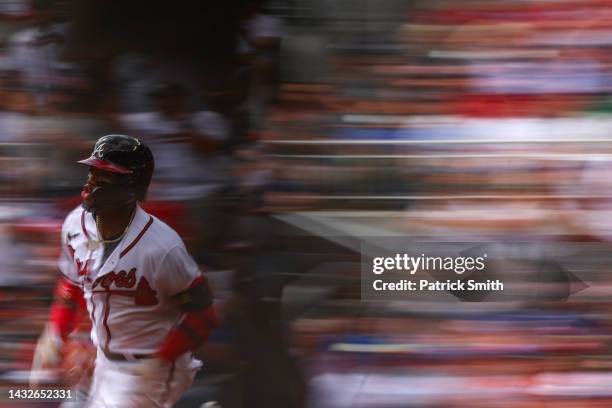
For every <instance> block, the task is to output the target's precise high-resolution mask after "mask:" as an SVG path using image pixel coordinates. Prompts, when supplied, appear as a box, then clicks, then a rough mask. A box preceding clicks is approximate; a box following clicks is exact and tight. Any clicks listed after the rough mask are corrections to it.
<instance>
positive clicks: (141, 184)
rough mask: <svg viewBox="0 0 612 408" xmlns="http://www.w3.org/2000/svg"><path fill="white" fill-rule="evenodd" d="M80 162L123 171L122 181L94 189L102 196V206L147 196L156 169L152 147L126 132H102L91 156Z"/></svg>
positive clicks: (109, 170) (111, 170)
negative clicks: (114, 133)
mask: <svg viewBox="0 0 612 408" xmlns="http://www.w3.org/2000/svg"><path fill="white" fill-rule="evenodd" d="M78 163H81V164H86V165H88V166H91V167H95V168H98V169H100V170H104V171H108V172H111V173H116V174H120V175H121V177H120V178H119V182H118V183H116V184H113V185H109V186H102V187H100V188H98V189H96V191H94V192H93V193H94V194H97V195H98V196H99V197H100V198H99V199H97V201H98V202H99V204H100V206H116V205H121V204H127V203H129V202H133V201H135V200H138V201H142V200H144V199H145V198H146V195H147V190H148V188H149V184H150V183H151V177H152V176H153V170H154V169H155V161H154V159H153V153H151V149H149V147H148V146H147V145H145V144H144V143H142V142H141V141H140V140H138V139H136V138H134V137H131V136H126V135H106V136H102V137H101V138H100V139H98V141H97V142H96V144H95V145H94V149H93V152H92V153H91V156H89V157H88V158H87V159H84V160H79V161H78ZM98 190H99V191H98Z"/></svg>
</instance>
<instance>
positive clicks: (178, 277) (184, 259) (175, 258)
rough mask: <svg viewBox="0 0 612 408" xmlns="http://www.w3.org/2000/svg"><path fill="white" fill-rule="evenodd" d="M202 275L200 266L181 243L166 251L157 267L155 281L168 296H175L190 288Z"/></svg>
mask: <svg viewBox="0 0 612 408" xmlns="http://www.w3.org/2000/svg"><path fill="white" fill-rule="evenodd" d="M200 276H202V272H201V271H200V268H199V267H198V265H197V264H196V262H195V261H194V260H193V258H192V257H191V255H189V253H188V252H187V249H186V248H185V245H184V244H179V245H177V246H175V247H174V248H172V249H171V250H170V251H168V252H167V253H166V255H165V256H164V257H163V259H162V260H161V262H160V263H159V265H158V267H157V272H156V274H155V283H156V287H157V288H158V290H160V291H161V292H162V293H163V294H164V295H166V296H174V295H176V294H178V293H181V292H184V291H186V290H187V289H189V287H190V285H191V283H192V282H193V281H194V280H196V279H197V278H199V277H200Z"/></svg>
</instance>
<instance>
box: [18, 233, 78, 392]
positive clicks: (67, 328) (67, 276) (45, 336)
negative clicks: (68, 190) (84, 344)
mask: <svg viewBox="0 0 612 408" xmlns="http://www.w3.org/2000/svg"><path fill="white" fill-rule="evenodd" d="M66 235H67V234H66V231H65V229H64V228H63V229H62V238H63V239H62V249H63V250H62V253H61V254H60V257H59V259H58V264H57V265H58V268H59V270H60V272H61V273H60V278H59V279H58V281H57V283H56V286H55V290H54V299H53V303H52V306H51V312H50V316H49V322H48V323H47V324H46V326H45V328H44V330H43V332H42V334H41V335H40V337H39V338H38V342H37V344H36V348H35V350H34V358H33V360H32V376H31V378H30V383H31V385H37V384H38V376H37V372H38V371H39V370H41V369H48V368H57V367H58V366H59V365H60V363H61V359H62V353H63V349H64V342H65V340H66V338H67V336H68V335H69V334H70V332H72V331H73V330H74V329H75V327H76V324H77V322H78V319H77V317H78V312H79V310H80V309H81V307H82V306H83V305H84V299H83V292H82V290H81V288H80V287H79V286H78V285H77V284H76V283H74V282H73V281H71V277H72V278H76V276H77V273H76V269H75V267H74V259H73V257H72V251H71V249H70V247H69V246H68V243H67V242H66Z"/></svg>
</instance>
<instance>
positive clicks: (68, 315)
mask: <svg viewBox="0 0 612 408" xmlns="http://www.w3.org/2000/svg"><path fill="white" fill-rule="evenodd" d="M84 302H85V301H84V298H83V290H82V289H81V288H80V287H79V286H77V285H75V284H74V283H72V282H70V281H69V280H68V279H67V278H65V277H64V276H62V277H60V279H59V280H58V282H57V284H56V285H55V291H54V298H53V304H52V305H51V313H50V315H49V329H50V330H51V332H52V334H53V335H55V336H57V337H59V338H60V339H61V340H62V341H65V340H66V338H67V337H68V335H69V334H70V333H72V332H73V331H74V329H75V328H76V326H77V323H78V316H79V311H80V310H82V309H84V307H85V305H84Z"/></svg>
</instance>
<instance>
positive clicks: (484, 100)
mask: <svg viewBox="0 0 612 408" xmlns="http://www.w3.org/2000/svg"><path fill="white" fill-rule="evenodd" d="M75 3H78V2H71V1H51V0H49V1H44V0H38V1H28V0H13V1H0V198H1V199H0V248H1V250H2V255H3V256H2V258H1V259H0V388H5V387H11V386H15V384H24V381H25V380H26V379H27V372H28V369H29V364H30V359H31V353H32V349H33V346H34V341H35V339H36V337H37V336H38V334H39V332H40V330H41V327H42V325H43V323H44V322H45V321H46V319H47V313H48V307H49V304H50V301H51V288H52V286H53V284H54V282H55V279H56V277H57V275H56V270H55V260H56V257H57V255H58V253H59V231H60V227H61V223H62V221H63V217H64V216H65V215H66V214H67V213H68V212H69V210H71V209H72V208H73V207H75V206H76V205H78V204H79V202H80V197H79V193H80V189H81V186H82V184H83V183H84V182H85V178H86V172H87V170H86V169H84V168H82V166H79V165H78V164H76V160H77V159H80V158H83V157H86V156H87V154H88V153H89V151H90V149H91V146H92V144H93V142H94V141H95V140H96V139H97V138H98V137H100V136H101V135H104V134H109V133H126V134H129V135H132V136H136V137H139V138H141V139H142V140H143V141H144V142H145V143H147V144H149V145H150V146H151V148H152V150H153V153H154V155H155V159H156V171H155V174H154V178H153V184H152V186H151V190H150V193H149V197H148V200H147V202H146V203H145V204H144V207H145V209H146V210H148V211H150V212H151V213H153V214H155V215H156V216H158V217H160V218H161V219H163V220H164V221H166V222H167V223H169V224H170V225H171V226H172V227H174V228H175V229H176V230H177V231H178V232H179V233H180V235H181V236H182V237H183V239H184V240H185V241H186V243H187V245H188V247H189V249H190V252H191V253H192V254H193V255H194V257H195V259H196V260H197V261H198V263H199V264H201V265H202V268H203V269H204V270H205V271H206V275H207V277H208V278H209V281H210V282H211V285H212V286H213V290H214V292H215V297H216V299H217V302H218V304H219V308H220V309H221V310H222V311H223V312H222V315H223V316H224V318H225V319H224V320H225V324H224V326H223V327H222V328H221V329H220V330H218V331H217V332H215V333H213V335H212V337H211V339H210V341H209V343H208V344H207V345H205V346H204V347H203V348H202V349H201V350H199V353H200V356H201V357H202V358H203V359H204V360H205V361H206V362H207V365H206V366H205V367H207V369H205V370H204V371H203V372H202V373H201V374H200V376H199V377H198V380H197V381H196V384H195V386H194V388H193V390H192V391H191V392H190V393H189V394H188V395H186V397H185V401H184V402H183V405H181V406H183V407H191V406H193V407H196V406H197V407H199V406H200V404H201V403H203V402H206V401H218V402H219V404H221V406H223V407H230V408H232V407H242V406H245V407H246V406H249V407H250V406H255V407H259V406H261V407H279V408H288V407H310V408H341V407H349V406H350V407H364V408H366V407H408V406H410V407H412V406H414V407H442V406H443V407H457V408H459V407H470V408H477V407H483V408H498V407H499V408H502V407H512V408H521V407H525V408H528V407H529V408H531V407H547V406H555V407H573V408H578V407H598V406H601V407H606V406H610V405H611V404H612V392H611V391H610V389H609V387H608V386H607V384H608V382H609V380H610V376H611V375H612V371H610V369H611V367H612V353H611V350H610V335H611V334H612V329H611V327H612V326H611V325H610V322H611V319H612V313H611V310H612V309H611V306H612V303H611V302H610V295H612V289H611V288H612V286H611V284H612V279H610V277H609V270H608V265H609V264H610V262H609V261H610V260H611V259H610V254H612V224H611V222H610V220H611V219H612V217H611V215H612V182H611V181H609V180H612V164H611V159H612V137H611V134H612V115H611V114H612V99H611V95H612V59H611V58H610V56H609V51H610V47H611V46H612V1H609V0H563V1H559V0H540V1H527V0H498V1H495V2H492V1H484V0H461V1H458V0H450V1H447V0H427V1H425V0H413V1H408V0H405V1H404V0H350V1H325V0H318V1H315V0H300V1H261V0H254V1H243V2H237V3H236V4H238V3H240V5H241V7H240V8H239V10H237V12H236V19H235V21H234V24H235V27H234V30H233V31H231V32H232V33H233V36H232V38H231V39H230V40H229V41H227V42H228V43H229V44H231V47H232V51H231V52H230V53H228V54H229V55H230V56H229V57H225V58H210V57H209V56H207V54H206V51H202V54H201V55H195V56H194V55H193V54H190V55H184V54H181V53H176V54H172V53H167V52H164V53H160V52H156V47H155V44H153V45H150V44H149V46H148V47H128V46H125V47H116V48H115V49H113V51H112V52H111V51H108V49H109V46H108V42H109V41H102V40H100V44H99V47H98V44H97V43H96V42H95V41H94V42H92V41H91V39H90V40H89V42H88V43H85V45H83V42H82V41H83V38H85V37H87V35H85V34H83V35H81V33H82V31H79V30H82V26H83V25H84V24H85V25H86V23H87V21H86V22H85V23H84V22H83V18H82V15H81V14H79V13H76V14H75V11H74V9H75ZM167 7H169V8H170V7H171V6H167ZM75 15H76V16H77V17H75ZM79 16H81V18H80V19H79ZM209 20H211V19H210V18H209ZM189 21H190V22H192V20H189ZM177 24H180V22H177ZM133 30H134V32H136V31H138V30H139V28H138V24H135V25H134V29H133ZM154 38H156V39H157V38H158V36H157V35H156V36H154ZM224 40H227V39H224ZM114 41H115V42H117V43H120V42H121V40H120V39H118V40H114ZM194 41H195V42H196V45H197V39H195V40H194ZM207 41H208V42H210V41H211V40H210V39H208V40H207ZM219 41H221V39H219ZM110 43H111V44H112V43H113V41H110ZM161 46H162V44H160V47H161ZM110 48H111V49H112V47H110ZM196 48H197V47H196ZM100 50H102V51H104V52H102V51H100ZM98 51H99V52H98ZM398 234H399V235H402V236H406V237H411V238H412V239H414V240H415V241H418V240H422V239H426V240H434V241H435V240H440V241H450V240H458V241H469V242H502V243H509V242H528V243H530V244H529V245H531V246H532V247H533V248H544V247H545V249H542V250H541V251H540V252H538V254H540V255H538V254H536V255H535V256H534V255H533V254H530V255H529V256H525V257H524V259H521V260H520V262H519V263H515V264H513V265H512V268H508V269H509V270H512V271H516V272H517V273H518V275H519V276H521V277H523V276H532V275H537V276H541V275H542V269H541V265H542V262H544V261H546V262H548V261H549V259H548V257H549V255H546V256H545V255H544V254H545V253H546V254H549V253H553V254H554V256H555V257H556V258H555V259H556V260H557V261H558V262H560V263H562V267H561V269H560V271H561V272H559V271H556V272H555V273H554V275H555V276H556V277H555V278H554V279H553V280H552V283H553V284H559V283H560V280H563V279H565V280H564V281H563V284H564V285H565V284H567V285H569V289H568V291H567V293H565V294H564V295H563V296H561V297H555V296H550V295H546V294H545V295H543V296H540V295H537V296H531V295H529V296H527V295H525V296H518V298H517V299H518V300H517V299H512V301H499V302H481V303H478V302H469V301H463V302H462V301H457V302H456V303H453V304H452V305H451V304H449V303H445V302H442V304H438V303H437V302H436V301H435V300H434V301H430V302H425V303H423V302H416V303H415V302H407V303H401V302H400V304H397V303H388V302H379V303H376V304H371V303H369V302H363V301H361V300H360V291H359V284H360V281H359V278H360V266H359V262H360V253H359V251H360V249H359V248H360V246H359V245H358V244H355V242H359V241H360V240H362V241H367V240H368V239H369V237H371V236H374V235H379V236H391V235H398ZM545 258H546V259H545ZM547 265H548V264H547ZM500 269H504V267H503V266H502V268H500ZM493 272H495V273H497V274H500V275H503V274H504V273H505V272H507V271H505V270H496V271H493ZM559 273H560V274H561V275H562V276H563V278H558V276H560V275H559ZM547 279H548V278H547ZM536 281H537V279H536ZM576 282H579V283H581V284H582V286H580V285H579V286H580V287H579V288H577V289H574V286H572V284H573V283H576ZM522 283H523V288H519V289H517V290H518V291H519V292H520V291H528V289H524V286H525V282H522ZM549 283H550V281H549ZM519 286H520V285H519ZM527 286H528V285H527ZM529 293H531V292H529ZM464 300H465V299H464ZM468 300H469V299H468ZM79 336H80V337H79ZM86 337H87V336H86V334H85V335H84V334H83V333H81V334H77V335H76V337H75V338H76V339H77V340H78V341H86ZM79 339H80V340H79ZM83 339H84V340H83ZM77 340H75V341H77ZM0 406H7V407H13V406H27V405H17V404H15V403H14V402H11V401H6V400H1V399H0ZM29 406H43V405H41V404H39V405H29Z"/></svg>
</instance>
